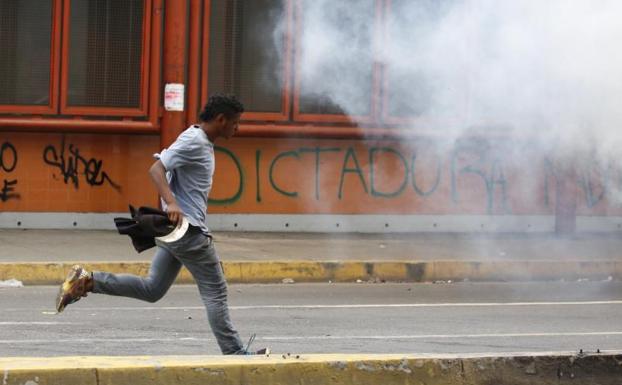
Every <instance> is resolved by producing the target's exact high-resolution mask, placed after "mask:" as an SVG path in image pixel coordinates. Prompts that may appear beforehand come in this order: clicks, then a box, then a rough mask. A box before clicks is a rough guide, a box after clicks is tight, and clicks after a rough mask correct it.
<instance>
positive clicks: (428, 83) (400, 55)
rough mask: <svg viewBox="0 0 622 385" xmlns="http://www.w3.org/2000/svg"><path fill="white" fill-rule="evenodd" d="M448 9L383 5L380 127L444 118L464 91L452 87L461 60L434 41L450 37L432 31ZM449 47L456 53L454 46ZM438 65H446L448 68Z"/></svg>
mask: <svg viewBox="0 0 622 385" xmlns="http://www.w3.org/2000/svg"><path fill="white" fill-rule="evenodd" d="M453 4H455V2H454V1H453V0H417V1H416V2H413V1H412V0H387V7H386V9H387V16H386V20H385V44H386V55H387V56H386V62H387V63H388V64H386V66H385V68H384V84H383V91H384V106H383V121H384V122H385V123H398V124H399V123H407V122H412V121H413V120H415V119H418V118H426V119H429V118H434V119H438V118H447V116H442V115H445V114H447V112H446V111H450V110H455V108H456V107H455V104H456V103H451V105H450V106H447V105H446V104H447V103H448V102H449V101H453V102H455V101H457V100H458V99H456V98H457V97H458V96H456V95H455V93H456V92H459V90H460V89H463V88H460V87H457V84H458V82H459V81H460V78H461V77H463V76H464V71H455V70H454V69H455V68H457V66H458V64H457V63H458V62H459V61H460V60H461V59H459V58H458V55H456V53H455V52H451V50H449V49H446V48H447V46H446V45H447V42H444V41H438V37H439V36H442V37H443V38H448V36H449V35H447V34H444V33H442V32H441V31H438V30H437V28H438V26H439V25H440V20H442V19H443V18H444V17H446V16H447V13H448V11H449V10H450V8H451V6H452V5H453ZM456 30H458V28H456ZM452 38H453V36H452ZM457 38H458V39H459V38H461V37H460V36H458V37H457ZM451 46H452V47H453V48H455V44H451ZM438 63H448V64H447V66H446V67H447V68H444V66H439V65H438ZM448 68H451V69H452V70H451V72H448ZM443 71H445V72H443ZM450 73H451V75H450ZM448 79H452V80H448Z"/></svg>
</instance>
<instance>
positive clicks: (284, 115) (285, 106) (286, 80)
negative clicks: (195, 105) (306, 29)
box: [191, 0, 293, 122]
mask: <svg viewBox="0 0 622 385" xmlns="http://www.w3.org/2000/svg"><path fill="white" fill-rule="evenodd" d="M216 1H219V0H216ZM284 2H285V8H286V10H285V15H286V16H285V17H286V18H287V20H286V23H287V28H286V32H285V35H286V36H285V39H284V42H283V44H284V47H283V50H284V55H283V69H282V74H283V89H282V90H281V111H280V112H253V111H245V112H244V114H242V120H243V121H278V122H282V121H287V120H289V110H290V87H291V84H290V83H291V82H290V78H291V75H290V74H291V64H290V63H291V55H292V53H291V52H292V41H291V40H292V39H291V33H290V31H291V30H292V19H293V10H292V9H293V6H292V0H284ZM211 5H212V0H206V1H205V5H204V8H203V34H202V35H203V44H202V47H201V49H202V58H201V60H202V65H201V79H202V80H201V105H204V104H205V103H207V99H208V98H209V92H210V91H209V89H208V85H207V84H208V74H209V43H210V39H209V36H210V13H211V12H210V11H211ZM196 113H197V112H196V111H191V114H196Z"/></svg>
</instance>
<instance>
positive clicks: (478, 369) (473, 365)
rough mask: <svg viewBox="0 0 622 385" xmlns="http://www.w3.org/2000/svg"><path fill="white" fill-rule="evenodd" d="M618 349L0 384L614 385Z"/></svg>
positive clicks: (107, 365) (95, 365)
mask: <svg viewBox="0 0 622 385" xmlns="http://www.w3.org/2000/svg"><path fill="white" fill-rule="evenodd" d="M621 362H622V355H621V354H620V352H607V353H605V354H588V355H581V356H578V355H576V354H573V353H536V354H531V353H523V354H500V355H490V354H488V355H485V354H480V355H477V354H473V355H396V354H394V355H346V354H332V355H297V356H293V355H291V356H290V355H283V356H281V355H273V356H271V357H265V356H246V357H240V356H237V357H231V356H228V357H224V356H164V357H53V358H30V357H14V358H0V375H3V382H2V384H3V385H18V384H19V385H35V384H37V385H52V384H63V385H73V384H76V385H77V384H79V385H112V384H116V385H122V384H132V385H143V384H155V385H159V384H167V385H169V384H187V385H194V384H208V385H209V384H219V385H221V384H225V385H227V384H231V385H233V384H256V385H263V384H266V385H268V384H270V385H279V384H283V385H284V384H305V385H314V384H317V385H319V384H343V385H353V384H357V385H367V384H369V385H380V384H382V385H393V384H396V385H397V384H400V385H411V384H413V385H415V384H417V385H420V384H427V385H450V384H451V385H467V384H468V385H480V384H481V385H489V384H495V385H504V384H512V385H523V384H524V385H527V384H536V383H537V384H539V385H549V384H555V385H558V384H562V383H574V384H582V385H583V384H601V385H609V384H611V385H614V384H615V385H619V383H620V378H622V365H621Z"/></svg>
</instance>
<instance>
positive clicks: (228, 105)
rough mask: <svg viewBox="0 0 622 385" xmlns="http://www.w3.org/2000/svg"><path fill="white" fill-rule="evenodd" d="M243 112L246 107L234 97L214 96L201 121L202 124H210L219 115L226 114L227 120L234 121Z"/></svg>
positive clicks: (206, 105) (208, 103) (201, 115)
mask: <svg viewBox="0 0 622 385" xmlns="http://www.w3.org/2000/svg"><path fill="white" fill-rule="evenodd" d="M242 112H244V105H243V104H242V103H241V102H240V101H239V100H238V98H237V97H235V96H234V95H226V94H214V95H212V96H210V97H209V99H208V100H207V103H206V104H205V107H203V110H202V111H201V114H200V115H199V119H201V121H202V122H209V121H211V120H213V119H214V118H216V117H217V116H218V115H219V114H225V117H226V118H227V119H232V118H233V117H235V115H237V114H241V113H242Z"/></svg>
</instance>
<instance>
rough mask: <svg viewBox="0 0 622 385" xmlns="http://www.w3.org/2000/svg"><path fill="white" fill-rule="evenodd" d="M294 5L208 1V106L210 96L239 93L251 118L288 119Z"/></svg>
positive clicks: (276, 0) (271, 0)
mask: <svg viewBox="0 0 622 385" xmlns="http://www.w3.org/2000/svg"><path fill="white" fill-rule="evenodd" d="M288 5H289V1H287V0H214V1H208V4H206V17H205V20H207V21H208V22H207V23H206V29H207V31H206V32H205V41H204V43H205V45H204V53H205V54H206V56H204V61H203V62H204V70H203V74H204V75H203V79H204V81H203V89H202V99H203V101H204V102H205V101H206V100H207V95H208V93H209V94H213V93H218V92H220V93H233V94H236V95H237V96H238V97H239V98H240V99H241V100H243V101H244V104H245V107H246V111H247V112H245V114H244V118H245V119H247V120H248V119H256V120H285V119H287V116H288V112H289V111H288V109H289V96H288V92H287V89H288V84H289V82H288V79H289V76H288V73H287V72H288V58H289V49H288V46H289V44H288V39H287V34H286V33H287V30H288V23H289V16H288V13H289V6H288ZM205 78H206V79H205Z"/></svg>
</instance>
